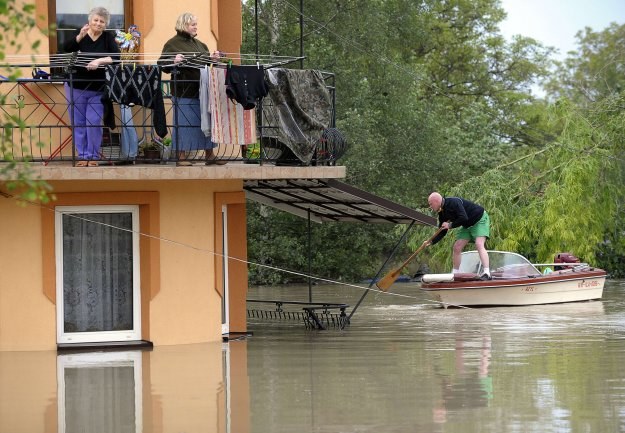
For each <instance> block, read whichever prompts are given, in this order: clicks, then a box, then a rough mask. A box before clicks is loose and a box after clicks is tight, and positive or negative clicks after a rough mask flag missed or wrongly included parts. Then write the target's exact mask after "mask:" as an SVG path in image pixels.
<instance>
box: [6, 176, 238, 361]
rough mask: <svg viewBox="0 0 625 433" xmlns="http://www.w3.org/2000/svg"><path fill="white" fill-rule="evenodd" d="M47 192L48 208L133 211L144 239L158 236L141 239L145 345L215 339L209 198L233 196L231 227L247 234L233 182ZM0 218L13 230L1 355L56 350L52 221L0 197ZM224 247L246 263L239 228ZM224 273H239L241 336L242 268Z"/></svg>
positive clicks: (58, 185)
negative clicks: (124, 207)
mask: <svg viewBox="0 0 625 433" xmlns="http://www.w3.org/2000/svg"><path fill="white" fill-rule="evenodd" d="M51 184H52V186H53V187H54V190H55V192H56V194H57V195H58V197H59V200H58V201H57V202H56V203H55V205H68V204H84V205H93V204H112V203H117V204H140V205H141V210H140V214H141V215H140V220H141V230H142V232H143V233H145V234H150V235H151V236H157V237H158V239H153V238H149V239H148V238H144V239H143V241H142V242H141V247H140V248H141V254H142V257H141V278H142V282H141V290H142V324H143V326H142V328H143V329H142V332H143V337H144V338H145V339H149V340H150V341H152V342H154V344H155V345H166V344H189V343H199V342H207V341H221V337H222V336H221V326H220V323H221V297H220V294H219V293H218V292H217V291H216V290H215V287H216V281H217V280H218V279H220V278H221V275H220V273H221V268H220V267H215V255H214V252H215V251H217V250H218V248H216V246H215V245H216V237H215V201H214V200H215V196H216V195H217V193H220V194H222V193H224V194H226V195H227V196H228V195H231V194H235V196H236V197H238V198H237V199H236V200H238V203H237V204H236V205H237V206H239V208H238V209H237V210H234V211H233V212H232V213H231V215H232V218H234V219H233V222H232V224H233V225H232V226H233V227H237V228H238V227H241V226H243V227H245V214H244V209H245V205H244V195H243V193H242V192H241V187H242V185H241V181H240V180H232V181H225V180H224V181H216V180H181V181H150V182H142V181H132V182H131V181H119V182H118V181H107V182H105V181H81V182H71V181H57V182H51ZM84 191H90V192H88V193H85V192H84ZM133 197H134V198H133ZM242 200H243V203H241V201H242ZM220 206H221V205H220ZM148 208H149V209H148ZM219 208H221V207H219ZM0 214H1V215H2V216H3V221H4V223H5V224H7V226H8V227H16V228H17V229H15V230H7V233H6V235H5V236H3V245H8V246H9V247H3V248H0V263H1V264H2V266H3V272H0V351H2V350H51V349H55V348H56V308H55V304H54V302H55V290H56V287H55V284H56V282H55V275H54V272H55V267H56V262H55V260H56V258H55V257H54V231H53V230H54V213H53V212H52V211H51V210H50V209H48V208H39V207H36V206H26V207H20V206H18V205H17V204H16V201H15V200H12V199H8V198H2V197H0ZM230 241H231V242H236V243H237V245H236V246H235V245H233V246H231V251H232V252H233V253H236V254H238V255H239V257H241V258H244V257H245V255H244V254H245V252H246V238H245V234H244V230H243V234H241V233H239V234H237V235H235V236H234V237H232V238H231V239H230ZM219 245H221V242H219ZM238 268H240V269H238ZM9 270H10V271H9ZM232 271H233V272H236V274H237V275H236V277H235V276H232V277H231V278H232V281H233V284H232V285H231V296H232V298H231V306H232V308H233V312H232V313H231V317H232V318H233V322H232V323H233V325H234V326H233V329H234V327H236V328H237V330H239V329H245V319H244V317H245V298H246V295H247V268H246V267H245V266H244V265H243V266H241V265H236V264H235V265H233V266H232Z"/></svg>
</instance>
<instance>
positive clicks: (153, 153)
mask: <svg viewBox="0 0 625 433" xmlns="http://www.w3.org/2000/svg"><path fill="white" fill-rule="evenodd" d="M139 155H140V156H141V159H142V160H143V162H145V163H148V164H157V163H159V162H161V144H160V143H159V142H157V141H155V140H152V141H144V142H143V143H141V144H140V145H139Z"/></svg>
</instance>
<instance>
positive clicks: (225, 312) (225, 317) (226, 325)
mask: <svg viewBox="0 0 625 433" xmlns="http://www.w3.org/2000/svg"><path fill="white" fill-rule="evenodd" d="M221 221H222V254H223V256H222V257H223V259H222V261H221V263H222V264H223V265H222V269H221V270H222V272H223V278H222V281H223V287H222V294H223V299H222V300H221V306H222V317H221V335H227V334H229V333H230V296H229V289H228V288H229V284H230V282H229V280H228V262H229V260H228V258H229V255H228V254H229V253H228V205H227V204H224V205H222V206H221Z"/></svg>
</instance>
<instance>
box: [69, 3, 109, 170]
mask: <svg viewBox="0 0 625 433" xmlns="http://www.w3.org/2000/svg"><path fill="white" fill-rule="evenodd" d="M110 19H111V14H110V13H109V11H108V10H106V9H105V8H103V7H95V8H93V9H91V11H89V22H88V23H87V24H85V25H84V26H83V27H82V28H81V29H80V30H77V31H76V33H75V34H74V35H73V36H72V38H70V39H69V40H67V41H66V42H65V43H64V44H63V50H64V51H65V52H68V53H69V52H77V53H78V57H77V60H76V70H75V72H73V74H72V77H71V78H72V81H71V86H70V85H69V83H66V84H65V93H66V95H67V100H68V101H69V103H70V110H69V112H70V118H71V122H72V133H73V135H74V143H76V151H77V153H78V159H79V161H78V163H77V164H76V166H78V167H86V166H90V167H92V166H97V165H98V163H97V161H96V160H98V159H100V146H101V145H102V116H103V113H104V107H103V105H102V101H101V98H102V94H103V91H104V66H105V65H108V64H111V63H113V61H114V60H117V59H119V47H118V45H117V43H116V42H115V36H114V35H113V34H112V33H111V32H107V31H105V30H106V26H107V25H108V23H109V21H110Z"/></svg>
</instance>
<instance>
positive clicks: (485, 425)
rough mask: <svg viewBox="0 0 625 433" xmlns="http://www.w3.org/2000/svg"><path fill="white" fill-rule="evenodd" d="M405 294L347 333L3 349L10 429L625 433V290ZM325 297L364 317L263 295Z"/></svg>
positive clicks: (0, 418)
mask: <svg viewBox="0 0 625 433" xmlns="http://www.w3.org/2000/svg"><path fill="white" fill-rule="evenodd" d="M391 290H392V291H393V292H394V293H387V294H384V293H380V292H370V293H368V295H367V296H366V298H365V299H364V301H363V302H362V303H361V305H360V306H359V307H358V309H357V311H356V312H355V313H354V315H353V316H352V318H351V324H350V326H348V327H346V328H345V329H340V327H338V326H330V327H329V328H328V329H327V330H316V329H309V328H307V327H305V326H304V324H303V322H302V321H301V320H300V319H298V318H297V317H296V316H297V315H296V314H294V315H293V316H292V317H291V318H288V317H287V318H284V317H285V316H286V315H284V314H280V315H273V316H270V317H263V318H257V317H253V318H249V319H248V320H249V331H250V334H249V335H247V336H242V337H241V338H239V339H236V340H231V341H230V342H229V343H211V344H195V345H184V346H159V347H155V348H154V350H152V351H147V352H95V353H93V352H92V353H75V354H57V353H56V352H4V353H0V433H16V432H29V433H30V432H82V433H86V432H116V433H118V432H166V433H182V432H185V433H192V432H197V433H200V432H201V433H213V432H215V433H222V432H224V433H230V432H240V433H252V432H254V433H269V432H271V433H278V432H285V433H286V432H288V433H308V432H310V433H321V432H328V433H330V432H332V433H335V432H345V433H351V432H390V433H394V432H402V433H403V432H406V433H407V432H411V433H414V432H462V433H472V432H497V433H499V432H523V433H527V432H541V433H544V432H623V431H625V369H624V368H623V365H625V300H624V297H623V295H624V294H625V281H609V282H608V283H607V285H606V289H605V291H604V298H603V300H601V301H592V302H582V303H570V304H558V305H544V306H530V307H506V308H504V307H497V308H482V309H447V310H446V309H443V308H440V307H439V306H437V305H436V304H433V303H431V302H429V301H427V299H426V298H425V297H424V296H423V295H422V294H421V293H420V292H419V290H418V286H417V285H415V284H412V283H405V284H396V285H395V286H393V288H392V289H391ZM311 293H312V300H313V302H332V303H347V304H349V305H351V306H354V305H355V304H356V303H357V302H358V299H359V298H360V296H361V295H362V293H363V291H362V289H360V288H356V287H353V286H349V285H318V286H313V287H312V289H311V292H309V288H308V286H289V287H254V288H251V289H250V295H249V298H251V299H264V300H285V301H308V300H309V296H311ZM260 307H261V306H260V305H259V304H254V306H253V308H260ZM288 307H289V308H292V309H293V311H294V312H298V311H301V307H300V306H288ZM250 308H252V307H251V304H250ZM264 308H265V309H269V310H270V309H272V308H274V306H272V305H265V306H264ZM284 308H285V309H287V306H285V307H284ZM349 311H350V309H348V313H349Z"/></svg>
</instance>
